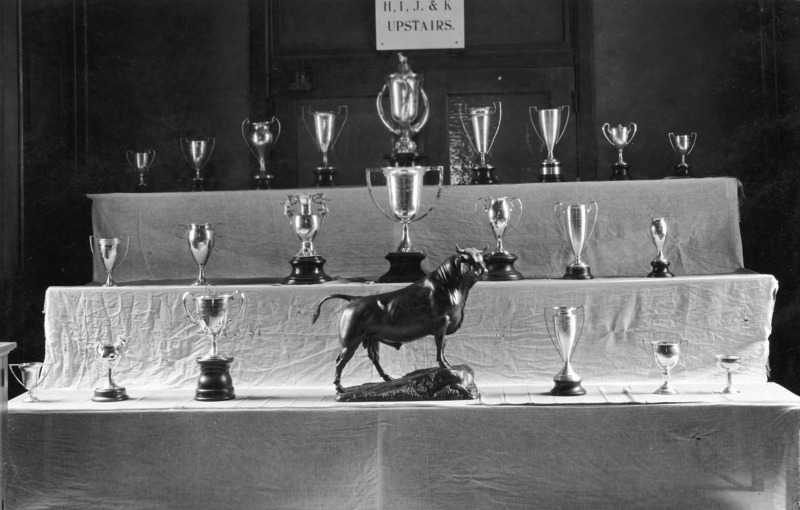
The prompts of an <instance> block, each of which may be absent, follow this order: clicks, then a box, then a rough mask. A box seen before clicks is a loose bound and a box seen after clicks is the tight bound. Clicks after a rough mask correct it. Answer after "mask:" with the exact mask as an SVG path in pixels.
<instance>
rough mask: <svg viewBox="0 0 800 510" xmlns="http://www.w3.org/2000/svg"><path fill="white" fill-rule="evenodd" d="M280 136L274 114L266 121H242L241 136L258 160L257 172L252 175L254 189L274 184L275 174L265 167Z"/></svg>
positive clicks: (279, 125)
mask: <svg viewBox="0 0 800 510" xmlns="http://www.w3.org/2000/svg"><path fill="white" fill-rule="evenodd" d="M280 136H281V123H280V121H279V120H278V119H277V118H276V117H275V116H274V115H273V116H272V119H270V120H268V121H266V122H251V121H250V119H249V118H247V119H244V120H243V121H242V138H244V143H246V144H247V147H248V148H249V149H250V152H252V153H253V156H255V158H256V160H257V161H258V173H256V175H255V177H253V185H254V187H255V188H256V189H272V187H273V186H274V184H275V176H274V175H272V173H271V172H269V171H268V169H267V160H268V158H269V154H270V152H272V149H273V147H275V144H276V143H277V142H278V138H280Z"/></svg>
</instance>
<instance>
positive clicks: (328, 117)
mask: <svg viewBox="0 0 800 510" xmlns="http://www.w3.org/2000/svg"><path fill="white" fill-rule="evenodd" d="M347 116H348V109H347V106H344V105H343V106H339V113H334V112H331V111H317V112H312V111H311V109H310V108H309V109H308V110H306V108H305V107H304V108H303V123H304V124H305V125H306V130H307V131H308V134H310V135H311V139H312V140H314V145H315V146H316V147H317V150H319V151H320V152H321V153H322V166H323V167H324V168H330V165H329V164H328V152H329V151H332V150H333V147H334V145H336V141H337V140H339V135H341V134H342V129H344V125H345V124H346V123H347ZM307 117H308V118H310V119H311V121H312V125H313V126H314V130H313V131H312V130H311V128H310V127H309V125H308V121H307V120H306V118H307ZM337 123H338V125H339V129H336V125H337Z"/></svg>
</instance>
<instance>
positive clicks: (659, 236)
mask: <svg viewBox="0 0 800 510" xmlns="http://www.w3.org/2000/svg"><path fill="white" fill-rule="evenodd" d="M668 227H669V226H668V224H667V219H666V218H653V221H651V222H650V230H649V233H650V239H651V240H652V241H653V244H654V245H655V246H656V250H657V251H658V253H656V258H655V260H653V261H652V262H650V266H652V268H653V270H652V271H650V273H648V275H647V276H648V277H650V278H669V277H672V276H675V275H674V274H672V272H671V271H670V270H669V260H667V258H666V257H665V256H664V243H665V242H666V240H667V232H669V228H668Z"/></svg>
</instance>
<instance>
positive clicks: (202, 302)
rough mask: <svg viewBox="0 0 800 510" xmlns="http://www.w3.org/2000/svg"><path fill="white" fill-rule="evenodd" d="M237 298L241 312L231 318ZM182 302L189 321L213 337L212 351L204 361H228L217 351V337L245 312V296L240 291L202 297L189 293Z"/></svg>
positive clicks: (206, 294)
mask: <svg viewBox="0 0 800 510" xmlns="http://www.w3.org/2000/svg"><path fill="white" fill-rule="evenodd" d="M236 296H239V311H238V312H237V313H236V315H234V316H233V317H230V309H231V302H233V301H235V298H236ZM189 298H191V300H193V301H194V307H193V308H194V311H192V310H190V306H189V303H190V300H189ZM182 301H183V309H184V310H185V311H186V315H187V317H189V320H190V321H191V322H192V323H194V324H197V325H199V326H200V328H201V329H202V331H203V333H205V334H206V335H208V336H209V337H211V349H210V350H209V352H208V354H206V355H205V356H203V358H202V359H218V360H220V359H227V356H224V355H221V354H220V353H219V350H218V349H217V336H218V335H219V334H220V333H222V332H223V331H224V330H225V328H226V327H227V325H228V324H230V323H231V322H233V321H235V320H236V319H237V318H238V317H239V315H241V314H242V312H243V311H244V304H245V297H244V294H242V293H241V292H239V291H238V290H236V291H234V292H232V293H230V294H211V293H208V292H206V293H204V294H203V295H200V296H195V295H194V294H192V293H191V292H187V293H185V294H184V295H183V300H182Z"/></svg>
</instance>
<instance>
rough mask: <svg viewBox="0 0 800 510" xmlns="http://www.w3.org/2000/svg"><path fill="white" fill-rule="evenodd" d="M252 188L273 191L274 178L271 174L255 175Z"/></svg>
mask: <svg viewBox="0 0 800 510" xmlns="http://www.w3.org/2000/svg"><path fill="white" fill-rule="evenodd" d="M253 187H255V189H273V188H274V187H275V176H274V175H272V174H256V176H255V177H253Z"/></svg>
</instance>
